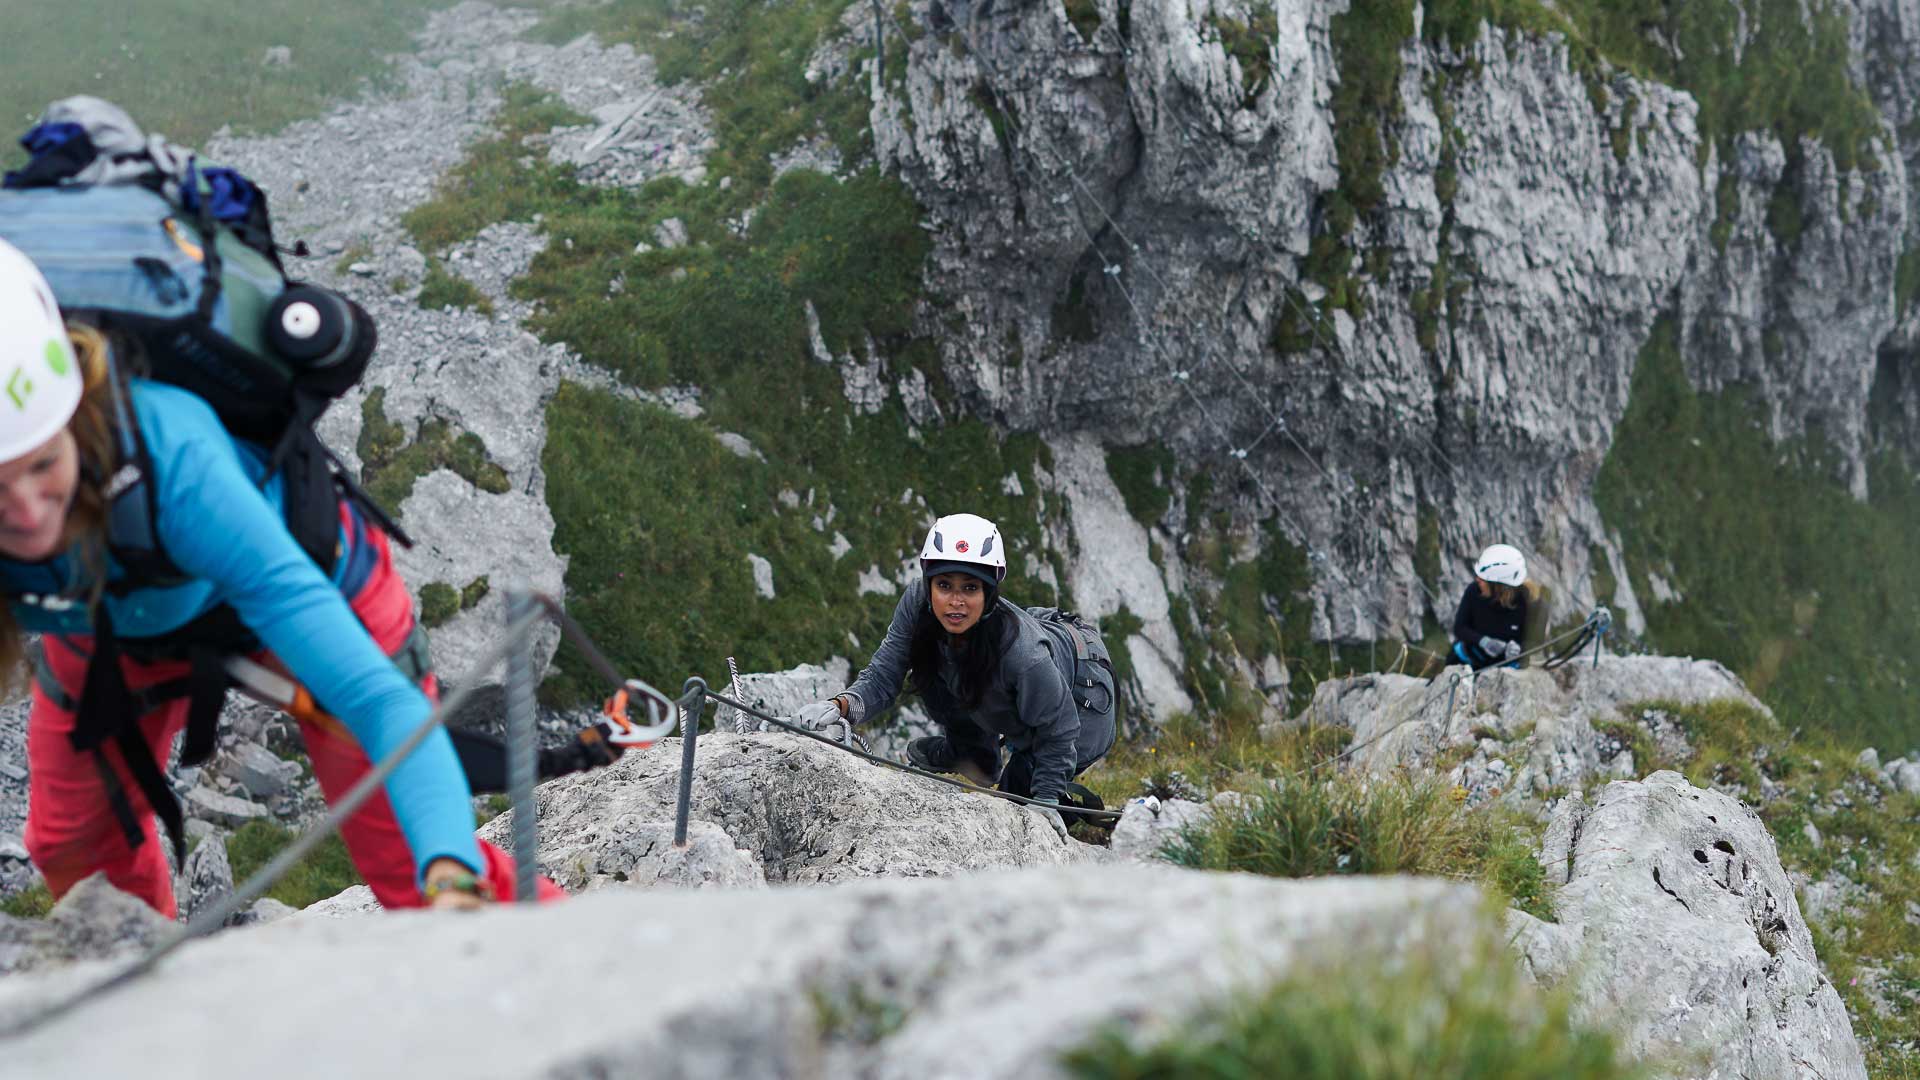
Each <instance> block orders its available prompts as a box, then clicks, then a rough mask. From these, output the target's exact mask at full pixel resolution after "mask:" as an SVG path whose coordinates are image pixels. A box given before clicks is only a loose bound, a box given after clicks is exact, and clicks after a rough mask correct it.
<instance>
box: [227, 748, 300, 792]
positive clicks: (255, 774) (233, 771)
mask: <svg viewBox="0 0 1920 1080" xmlns="http://www.w3.org/2000/svg"><path fill="white" fill-rule="evenodd" d="M221 771H222V772H224V773H225V774H226V775H227V776H228V777H230V778H232V779H233V780H234V782H236V783H238V784H239V785H240V786H241V787H244V788H246V789H247V794H249V795H251V796H253V797H254V798H256V799H271V798H273V797H274V796H276V795H281V794H284V793H285V792H286V791H287V789H288V788H290V787H291V786H292V785H293V783H294V781H296V780H298V779H299V778H300V766H299V765H297V764H295V763H294V762H291V761H288V760H286V759H285V758H283V757H280V756H279V755H277V754H275V753H274V752H273V751H271V750H268V749H267V748H266V747H264V746H261V745H259V744H258V743H241V744H239V745H238V746H235V747H234V748H233V749H232V750H231V751H229V752H228V753H227V754H226V755H225V760H224V761H223V762H222V765H221Z"/></svg>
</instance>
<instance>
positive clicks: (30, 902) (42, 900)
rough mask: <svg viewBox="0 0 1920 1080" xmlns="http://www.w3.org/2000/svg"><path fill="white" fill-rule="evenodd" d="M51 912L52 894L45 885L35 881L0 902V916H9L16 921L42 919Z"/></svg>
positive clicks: (42, 882)
mask: <svg viewBox="0 0 1920 1080" xmlns="http://www.w3.org/2000/svg"><path fill="white" fill-rule="evenodd" d="M52 910H53V893H51V892H49V891H48V889H47V883H46V882H44V881H36V882H34V883H33V884H32V885H29V886H28V887H26V888H24V889H22V890H20V891H19V892H17V893H14V894H12V895H11V896H8V897H7V898H6V899H4V900H0V914H5V915H11V916H13V917H14V918H16V919H44V918H46V917H47V912H49V911H52Z"/></svg>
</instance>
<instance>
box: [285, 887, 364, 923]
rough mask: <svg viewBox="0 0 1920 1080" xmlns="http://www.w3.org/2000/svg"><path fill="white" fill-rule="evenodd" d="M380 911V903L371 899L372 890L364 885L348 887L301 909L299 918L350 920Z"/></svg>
mask: <svg viewBox="0 0 1920 1080" xmlns="http://www.w3.org/2000/svg"><path fill="white" fill-rule="evenodd" d="M380 910H381V907H380V901H378V900H375V899H374V898H373V890H372V889H370V888H368V887H367V886H365V885H350V886H348V887H347V888H346V889H344V890H342V891H341V892H339V893H338V894H336V895H334V896H329V897H328V898H326V899H325V900H321V901H319V902H318V903H313V904H308V905H307V906H306V907H303V908H301V909H300V912H299V917H300V918H302V919H352V918H358V917H359V916H361V915H373V914H377V913H378V912H379V911H380Z"/></svg>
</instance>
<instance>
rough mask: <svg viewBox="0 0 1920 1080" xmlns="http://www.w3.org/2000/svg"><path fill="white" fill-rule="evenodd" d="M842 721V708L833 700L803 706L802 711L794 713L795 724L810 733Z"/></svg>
mask: <svg viewBox="0 0 1920 1080" xmlns="http://www.w3.org/2000/svg"><path fill="white" fill-rule="evenodd" d="M840 720H841V716H840V706H838V705H836V704H834V703H833V701H832V700H831V699H829V700H826V701H816V702H813V703H812V704H809V705H802V706H800V711H799V712H797V713H794V714H793V717H792V722H793V723H795V724H798V725H799V726H801V727H803V728H806V729H807V730H808V731H819V730H820V729H822V728H824V727H827V726H828V725H830V724H837V723H839V722H840Z"/></svg>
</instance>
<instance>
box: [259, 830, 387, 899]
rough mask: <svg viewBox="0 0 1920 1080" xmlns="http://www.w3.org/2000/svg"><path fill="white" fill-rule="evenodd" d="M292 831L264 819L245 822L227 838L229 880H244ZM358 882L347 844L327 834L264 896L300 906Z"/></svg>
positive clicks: (283, 844) (289, 838)
mask: <svg viewBox="0 0 1920 1080" xmlns="http://www.w3.org/2000/svg"><path fill="white" fill-rule="evenodd" d="M295 835H296V834H295V833H294V832H293V830H291V829H287V828H285V827H283V826H280V825H275V824H273V823H271V822H266V821H249V822H247V823H246V824H245V825H242V826H240V828H238V829H236V830H234V831H233V833H232V835H230V836H228V837H227V859H228V861H229V862H231V863H232V864H233V879H234V880H235V881H245V880H246V879H247V878H248V877H251V876H252V875H253V873H254V871H256V870H259V869H260V868H261V867H263V866H265V865H267V863H268V862H269V861H270V860H271V859H272V858H273V857H274V856H275V855H278V854H280V852H281V850H282V849H284V848H285V847H286V846H287V845H288V844H291V843H293V841H294V837H295ZM359 884H361V878H360V874H359V872H358V871H356V870H354V868H353V860H352V858H351V857H349V856H348V855H347V845H346V843H345V842H344V841H342V840H341V839H340V837H339V836H338V835H337V834H336V835H333V836H329V837H328V838H327V839H326V840H325V841H323V842H322V843H321V845H320V846H319V847H317V848H315V849H314V850H313V852H312V853H311V854H309V855H308V856H307V857H306V858H304V859H302V860H300V862H298V863H296V864H294V867H293V869H291V870H289V871H287V874H286V876H284V877H282V878H281V879H280V881H279V882H278V883H277V884H275V885H274V886H273V888H271V889H269V890H267V895H268V896H270V897H272V898H273V899H275V900H278V901H280V902H281V903H283V904H287V905H289V906H291V907H296V908H303V907H306V906H307V905H309V904H313V903H317V902H319V901H321V900H325V899H327V898H328V897H330V896H334V895H336V894H338V893H339V892H340V891H341V890H342V889H346V888H348V887H350V886H354V885H359Z"/></svg>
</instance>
